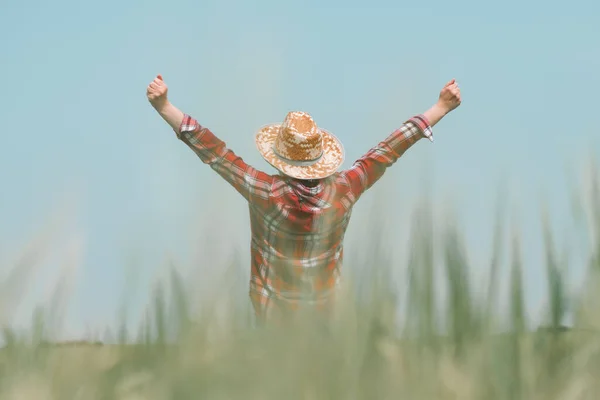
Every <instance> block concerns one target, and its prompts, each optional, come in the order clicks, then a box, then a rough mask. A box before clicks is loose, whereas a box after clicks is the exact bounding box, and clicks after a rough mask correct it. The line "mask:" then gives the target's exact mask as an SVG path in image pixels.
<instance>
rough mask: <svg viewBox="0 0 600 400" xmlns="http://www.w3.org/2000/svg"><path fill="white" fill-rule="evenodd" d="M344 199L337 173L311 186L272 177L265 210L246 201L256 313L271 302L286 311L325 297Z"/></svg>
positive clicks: (344, 222) (334, 278)
mask: <svg viewBox="0 0 600 400" xmlns="http://www.w3.org/2000/svg"><path fill="white" fill-rule="evenodd" d="M349 197H351V195H350V194H349V192H348V186H347V185H345V184H344V180H343V177H341V176H340V174H338V173H336V174H335V175H333V176H331V177H328V178H326V179H323V180H320V181H318V182H317V183H316V184H315V185H314V186H313V185H311V186H309V185H307V184H306V183H305V182H303V181H302V180H297V179H293V178H287V177H280V176H276V177H274V183H273V190H272V194H271V202H270V203H269V205H268V207H263V206H262V205H261V204H253V203H252V202H249V208H250V221H251V232H252V239H251V246H252V277H251V282H250V287H251V297H252V300H253V303H254V306H255V308H264V307H265V306H266V305H267V302H268V301H270V300H273V299H272V297H274V298H275V301H278V300H279V302H280V303H283V304H280V306H281V307H285V308H286V309H287V308H294V307H295V306H296V305H297V304H298V302H302V303H304V304H306V303H308V302H317V303H318V302H322V301H324V300H326V299H328V298H329V295H330V293H329V292H330V290H331V288H333V287H335V285H336V283H337V282H338V278H339V270H338V268H339V266H340V265H341V262H342V260H343V239H344V234H345V232H346V228H347V227H348V222H349V221H350V215H351V208H346V207H344V206H343V204H348V205H350V204H351V201H350V200H349ZM266 266H268V267H266ZM265 294H267V295H266V296H265ZM270 294H273V295H274V296H271V295H270ZM258 312H259V313H260V312H261V311H260V310H258Z"/></svg>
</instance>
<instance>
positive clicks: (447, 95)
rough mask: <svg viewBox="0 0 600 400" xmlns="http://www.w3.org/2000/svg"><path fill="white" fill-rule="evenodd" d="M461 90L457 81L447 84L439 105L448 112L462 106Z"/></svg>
mask: <svg viewBox="0 0 600 400" xmlns="http://www.w3.org/2000/svg"><path fill="white" fill-rule="evenodd" d="M460 102H461V100H460V89H459V87H458V83H456V80H455V79H452V80H451V81H450V82H448V83H446V86H444V88H443V89H442V91H441V92H440V98H439V100H438V103H439V104H440V105H441V106H442V107H443V108H444V109H445V110H446V111H447V112H450V111H452V110H454V109H455V108H456V107H458V106H460Z"/></svg>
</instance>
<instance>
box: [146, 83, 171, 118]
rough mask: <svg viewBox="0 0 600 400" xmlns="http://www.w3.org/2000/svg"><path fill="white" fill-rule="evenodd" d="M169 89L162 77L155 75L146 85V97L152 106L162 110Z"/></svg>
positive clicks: (166, 101)
mask: <svg viewBox="0 0 600 400" xmlns="http://www.w3.org/2000/svg"><path fill="white" fill-rule="evenodd" d="M168 91H169V87H168V86H167V84H166V83H165V82H164V81H163V78H162V75H157V76H156V78H154V80H153V81H152V82H150V84H149V85H148V87H147V89H146V96H147V97H148V101H149V102H150V104H152V106H153V107H154V108H155V109H157V110H159V109H161V108H163V107H164V106H165V105H166V104H167V103H168V100H167V92H168Z"/></svg>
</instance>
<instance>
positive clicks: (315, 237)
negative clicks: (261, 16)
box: [177, 115, 433, 320]
mask: <svg viewBox="0 0 600 400" xmlns="http://www.w3.org/2000/svg"><path fill="white" fill-rule="evenodd" d="M177 137H178V138H179V139H181V140H182V141H183V142H184V143H186V144H187V145H188V146H189V147H190V148H191V149H192V150H193V151H194V152H195V153H196V154H197V155H198V157H199V158H200V159H201V160H202V162H204V163H205V164H208V165H210V166H211V168H212V169H213V170H215V171H216V172H217V173H218V174H219V175H220V176H221V177H223V178H224V179H225V180H226V181H227V182H229V183H230V184H231V185H232V186H233V187H234V188H235V190H237V191H238V192H239V193H240V194H241V195H242V196H244V198H245V199H246V200H247V201H248V206H249V208H250V226H251V231H252V232H251V234H252V240H251V258H252V261H251V278H250V298H251V301H252V304H253V306H254V310H255V312H256V315H257V317H258V318H259V320H263V319H264V318H265V317H269V316H271V315H272V313H273V312H278V311H287V310H293V309H296V308H297V307H298V305H300V304H313V305H316V306H317V307H319V306H326V305H327V304H330V302H329V301H328V300H329V299H331V298H332V296H331V295H332V294H333V289H334V288H335V286H336V285H337V283H338V281H339V277H340V267H341V264H342V260H343V253H344V248H343V239H344V234H345V232H346V228H347V227H348V222H349V221H350V216H351V212H352V207H353V206H354V204H355V203H356V202H357V201H358V199H359V198H360V196H361V195H362V194H363V193H364V192H365V191H366V190H367V189H369V188H370V187H371V186H372V185H373V184H374V183H375V182H376V181H377V180H379V178H381V177H382V175H383V174H384V172H385V170H386V169H387V168H388V167H390V166H391V165H392V164H394V163H395V162H396V160H398V158H399V157H400V156H402V154H403V153H404V152H405V151H406V150H408V149H409V148H410V147H411V146H412V145H413V144H415V143H416V142H417V141H418V140H420V139H421V138H424V137H426V138H428V139H429V140H431V141H433V140H432V132H431V126H430V125H429V122H428V121H427V119H426V118H425V117H424V116H423V115H417V116H415V117H413V118H411V119H410V120H408V121H406V122H405V123H404V124H403V125H402V126H401V127H400V128H399V129H398V130H396V131H394V132H393V133H392V134H391V135H389V136H388V137H387V138H386V139H385V140H384V141H382V142H381V143H379V144H378V145H377V146H375V147H374V148H372V149H371V150H370V151H369V152H367V153H366V154H365V155H364V156H363V157H361V158H360V159H358V160H357V161H356V162H355V163H354V165H353V166H352V167H351V168H349V169H347V170H345V171H341V172H337V173H335V174H334V175H332V176H330V177H329V178H326V179H324V180H321V181H319V182H318V184H317V185H316V186H313V187H310V186H307V185H305V184H303V183H302V181H299V180H296V179H292V178H289V177H286V176H282V175H278V174H277V175H269V174H267V173H265V172H262V171H259V170H257V169H255V168H253V167H252V166H250V165H248V164H246V163H245V162H244V160H242V159H241V158H240V157H239V156H237V155H236V154H235V153H234V152H233V151H231V150H230V149H228V148H227V147H226V145H225V143H224V142H223V141H221V140H220V139H218V138H217V137H216V136H215V135H214V134H213V133H212V132H211V131H210V130H209V129H207V128H205V127H203V126H201V125H200V124H199V123H198V122H197V121H196V120H195V119H193V118H192V117H190V116H189V115H185V117H184V119H183V122H182V124H181V127H180V128H179V131H178V132H177Z"/></svg>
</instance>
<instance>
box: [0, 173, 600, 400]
mask: <svg viewBox="0 0 600 400" xmlns="http://www.w3.org/2000/svg"><path fill="white" fill-rule="evenodd" d="M589 188H590V189H591V190H588V191H587V192H586V193H587V196H588V198H587V199H585V200H587V202H586V204H588V205H591V207H587V208H585V210H584V213H582V214H581V216H583V218H582V221H584V222H585V227H584V229H585V230H586V232H587V233H591V234H588V235H587V236H588V237H589V238H590V239H591V240H590V241H589V246H588V254H586V257H587V259H588V262H589V268H588V271H587V274H588V275H587V278H586V280H585V282H586V285H585V286H584V288H582V290H579V291H577V296H576V297H574V298H568V295H567V290H566V288H565V283H564V282H565V274H567V273H568V259H567V257H566V256H565V254H564V253H563V251H562V250H563V249H562V247H561V246H558V245H557V244H556V243H555V240H554V239H553V237H552V235H551V233H550V232H551V230H550V229H548V228H547V229H545V230H544V231H543V232H540V234H541V235H543V237H544V241H545V254H544V255H543V257H542V258H543V260H544V262H545V267H546V271H547V274H546V280H545V281H544V285H545V286H546V288H547V293H548V294H547V304H548V310H547V316H548V317H547V319H546V322H545V323H544V327H543V329H540V328H539V327H537V326H536V327H532V326H531V324H529V323H528V321H527V316H526V312H525V305H524V301H525V300H524V293H523V292H524V289H523V271H524V270H525V269H526V268H527V265H523V263H522V262H521V258H520V251H521V250H520V246H519V241H518V240H517V239H515V240H512V241H510V240H509V241H508V242H505V241H504V240H503V238H504V237H505V236H506V235H503V234H502V232H505V230H506V229H507V226H506V223H504V222H505V218H504V217H503V216H502V215H501V214H499V215H498V218H497V221H498V223H497V225H496V226H495V227H490V229H495V234H494V238H495V239H494V246H493V251H492V253H493V254H491V255H490V263H489V266H488V268H489V270H488V278H487V281H488V287H487V288H486V290H483V291H480V292H482V293H484V296H483V297H482V296H479V295H475V294H474V293H475V291H474V290H473V287H472V286H473V283H472V281H471V280H470V279H469V277H470V274H469V272H468V268H469V265H468V261H467V260H468V251H467V250H465V249H463V248H462V245H461V243H462V242H463V241H462V237H461V232H460V231H459V230H458V229H454V228H452V229H447V227H445V228H443V232H439V230H440V229H442V228H440V227H438V226H436V225H435V224H434V223H433V221H431V219H430V218H428V214H427V213H423V212H420V211H419V210H417V211H416V212H415V214H414V221H413V223H414V224H413V225H414V229H413V234H412V235H411V238H412V239H413V240H414V245H412V247H411V254H409V255H408V260H409V261H408V263H409V268H408V275H407V276H406V279H407V281H408V282H409V283H410V285H409V286H408V287H409V293H408V294H407V296H405V298H406V299H405V300H403V301H398V299H399V296H398V293H395V292H394V290H393V289H392V288H391V285H389V284H387V283H388V282H389V280H388V279H386V278H387V273H388V272H389V271H390V270H391V269H392V268H393V267H394V266H393V265H389V262H386V259H385V257H383V256H380V253H379V252H378V251H376V249H371V250H372V254H373V256H372V262H373V264H374V265H377V266H378V268H377V269H376V271H377V273H373V274H369V275H368V277H369V279H368V280H366V278H361V284H360V285H352V284H351V283H350V280H349V281H347V283H346V285H345V286H343V287H342V288H341V291H340V296H339V302H338V303H339V304H338V309H337V310H336V313H335V316H334V318H332V319H331V320H330V321H328V323H327V324H323V323H321V322H317V321H316V320H314V319H313V318H312V317H311V315H310V314H306V315H300V316H299V317H298V321H296V323H295V324H293V325H291V326H286V327H277V328H275V327H270V328H262V329H257V328H254V327H252V324H251V322H250V321H251V318H250V314H249V309H248V308H244V307H241V306H239V304H238V303H233V302H229V303H223V302H221V299H215V301H214V305H211V304H209V303H206V304H203V307H202V308H201V309H200V310H199V311H198V312H196V311H192V309H193V308H192V307H191V305H190V304H189V301H188V298H189V296H188V294H187V293H186V292H185V290H184V289H183V287H184V285H183V284H182V278H181V276H180V275H179V274H178V273H177V272H175V270H173V271H172V274H171V277H170V280H169V281H166V282H164V289H165V290H158V291H156V292H155V294H154V298H153V299H152V301H151V304H150V307H149V313H148V316H147V318H145V319H144V321H143V323H142V324H141V325H140V326H139V329H138V331H136V332H128V331H127V330H126V329H124V328H123V329H121V330H120V331H119V332H116V333H115V342H116V343H115V344H102V343H90V342H88V343H83V344H78V343H70V344H64V345H62V346H58V345H56V344H54V343H48V338H47V336H46V326H45V324H47V321H48V318H47V314H46V313H48V312H51V310H45V309H40V311H38V313H37V314H36V315H34V316H33V323H32V326H31V329H30V331H29V332H28V333H27V334H23V333H17V331H15V330H13V329H11V326H9V325H7V326H5V327H4V330H3V341H4V343H5V347H4V348H3V349H2V350H1V352H0V398H1V399H7V400H13V399H14V400H17V399H18V400H29V399H35V400H44V399H61V400H62V399H131V400H133V399H215V400H218V399H238V398H239V399H307V400H311V399H315V400H316V399H465V400H466V399H487V400H492V399H506V400H518V399H540V400H541V399H565V400H567V399H568V400H575V399H597V398H598V396H599V393H600V290H598V289H599V288H600V258H599V255H600V238H599V237H600V235H599V234H600V180H599V179H598V176H593V177H592V178H591V179H590V181H589ZM542 218H543V217H542ZM550 218H551V216H550ZM434 231H435V233H436V237H438V238H440V237H441V240H438V241H437V242H436V243H435V244H434V243H433V241H432V239H431V238H432V237H433V236H434V235H433V232H434ZM509 237H510V236H509ZM434 247H435V249H436V250H435V253H436V254H439V260H437V259H435V260H434V257H433V254H434ZM501 248H509V249H510V250H509V252H508V253H509V254H510V255H511V256H510V258H509V259H508V260H504V261H501V257H500V253H501V251H500V249H501ZM367 250H369V249H365V252H366V251H367ZM502 263H505V264H508V266H509V268H510V271H511V272H510V282H509V285H508V286H509V290H508V291H501V290H499V286H500V284H499V281H500V279H499V278H498V270H499V268H500V266H501V264H502ZM18 268H26V266H23V265H20V266H18ZM439 276H443V277H444V286H445V287H444V290H443V293H444V296H445V297H444V298H440V296H441V294H440V293H442V291H439V290H437V289H436V283H435V281H436V278H435V277H439ZM358 286H360V287H358ZM3 290H8V288H7V284H5V285H4V287H3ZM244 294H245V293H244ZM403 298H404V297H403ZM217 303H218V304H219V305H220V307H217V306H216V304H217ZM236 304H237V305H236ZM499 304H503V305H505V306H502V307H503V310H504V312H499V308H500V307H501V306H500V305H499ZM440 305H441V306H440ZM5 307H7V305H6V304H4V305H2V307H0V311H1V310H3V309H5ZM399 308H401V309H402V310H405V311H406V312H404V313H402V312H399ZM567 313H570V314H571V318H570V319H571V320H572V322H571V323H570V324H569V325H570V326H569V327H568V328H567V327H564V326H563V324H564V320H565V315H566V314H567ZM399 314H403V315H405V318H403V319H402V320H401V322H398V320H397V318H396V316H397V315H399ZM499 316H503V317H502V318H500V317H499ZM504 317H506V318H504Z"/></svg>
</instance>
